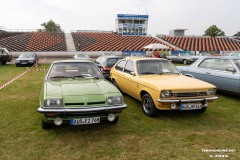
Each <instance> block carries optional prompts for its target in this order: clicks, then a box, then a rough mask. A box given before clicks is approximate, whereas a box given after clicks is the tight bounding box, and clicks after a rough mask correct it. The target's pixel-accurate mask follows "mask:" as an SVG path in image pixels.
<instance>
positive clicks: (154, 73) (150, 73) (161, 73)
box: [141, 72, 164, 75]
mask: <svg viewBox="0 0 240 160" xmlns="http://www.w3.org/2000/svg"><path fill="white" fill-rule="evenodd" d="M141 74H160V75H161V74H164V73H153V72H143V73H141Z"/></svg>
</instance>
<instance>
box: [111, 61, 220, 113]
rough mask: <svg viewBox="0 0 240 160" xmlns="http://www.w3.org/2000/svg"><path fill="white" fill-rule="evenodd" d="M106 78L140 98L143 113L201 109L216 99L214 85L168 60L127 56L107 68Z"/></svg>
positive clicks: (201, 110)
mask: <svg viewBox="0 0 240 160" xmlns="http://www.w3.org/2000/svg"><path fill="white" fill-rule="evenodd" d="M110 78H111V81H112V82H113V84H114V85H115V86H116V87H118V88H119V89H120V90H121V91H123V92H125V93H127V94H129V95H130V96H132V97H134V98H136V99H138V100H140V101H141V102H142V109H143V112H144V114H145V115H147V116H150V117H153V116H156V115H157V112H158V110H194V111H196V112H198V113H203V112H205V110H206V109H207V106H208V103H209V102H212V101H213V100H215V99H217V98H218V97H216V96H215V92H216V87H215V86H214V85H212V84H209V83H207V82H204V81H201V80H197V79H194V78H190V77H187V76H184V75H182V74H181V73H180V72H179V71H178V70H177V68H176V67H175V66H174V65H173V64H172V63H171V62H169V61H168V60H165V59H160V58H137V57H129V58H126V59H122V60H120V61H118V63H116V64H115V66H114V67H113V68H112V69H111V73H110Z"/></svg>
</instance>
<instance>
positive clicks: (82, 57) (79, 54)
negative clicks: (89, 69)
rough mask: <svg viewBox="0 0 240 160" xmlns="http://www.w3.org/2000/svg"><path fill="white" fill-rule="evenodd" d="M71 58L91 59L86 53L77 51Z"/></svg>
mask: <svg viewBox="0 0 240 160" xmlns="http://www.w3.org/2000/svg"><path fill="white" fill-rule="evenodd" d="M73 58H74V59H77V60H91V58H90V57H89V56H88V55H86V54H83V53H77V54H75V55H74V56H73Z"/></svg>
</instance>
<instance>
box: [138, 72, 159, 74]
mask: <svg viewBox="0 0 240 160" xmlns="http://www.w3.org/2000/svg"><path fill="white" fill-rule="evenodd" d="M141 74H158V73H153V72H143V73H141Z"/></svg>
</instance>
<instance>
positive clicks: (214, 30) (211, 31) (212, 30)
mask: <svg viewBox="0 0 240 160" xmlns="http://www.w3.org/2000/svg"><path fill="white" fill-rule="evenodd" d="M204 36H211V37H216V36H225V33H224V32H223V31H222V30H221V29H219V28H218V27H217V26H216V25H212V26H210V27H209V28H208V29H207V30H206V31H205V34H204Z"/></svg>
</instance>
